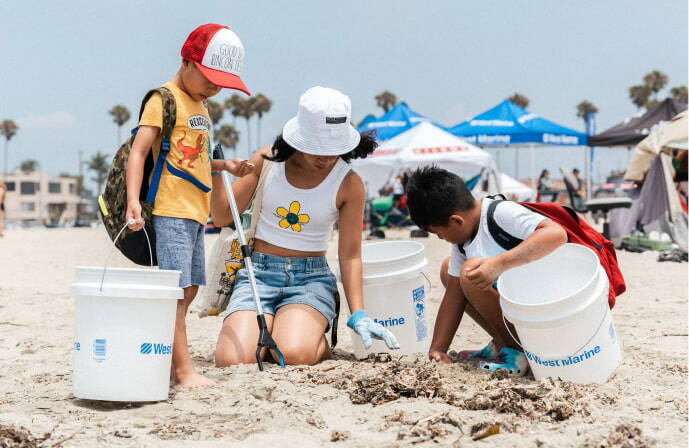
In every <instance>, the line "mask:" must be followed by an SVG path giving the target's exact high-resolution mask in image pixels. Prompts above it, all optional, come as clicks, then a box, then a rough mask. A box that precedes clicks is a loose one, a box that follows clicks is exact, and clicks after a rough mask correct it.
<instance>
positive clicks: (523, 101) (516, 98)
mask: <svg viewBox="0 0 689 448" xmlns="http://www.w3.org/2000/svg"><path fill="white" fill-rule="evenodd" d="M507 99H508V100H509V101H512V102H513V103H514V104H516V105H517V106H519V107H521V108H522V109H526V108H527V107H529V102H530V101H529V99H528V98H527V97H526V96H524V95H522V94H521V93H515V94H514V95H512V96H511V97H509V98H507Z"/></svg>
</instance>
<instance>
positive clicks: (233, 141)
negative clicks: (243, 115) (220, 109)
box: [215, 124, 239, 152]
mask: <svg viewBox="0 0 689 448" xmlns="http://www.w3.org/2000/svg"><path fill="white" fill-rule="evenodd" d="M215 142H216V143H220V144H221V145H222V146H223V147H224V148H230V149H232V151H233V152H236V148H237V142H239V131H238V130H237V129H235V128H234V127H233V126H230V125H229V124H224V125H222V126H220V129H218V132H216V133H215Z"/></svg>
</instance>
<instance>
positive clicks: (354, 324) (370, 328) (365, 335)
mask: <svg viewBox="0 0 689 448" xmlns="http://www.w3.org/2000/svg"><path fill="white" fill-rule="evenodd" d="M347 326H348V327H349V328H351V329H352V330H354V331H355V332H356V333H357V334H358V335H359V336H361V340H362V342H363V343H364V347H365V348H366V349H369V348H371V345H373V339H374V338H375V339H382V340H383V341H385V344H386V345H387V346H388V348H390V349H397V348H400V344H399V342H397V338H396V337H395V335H394V334H392V332H391V331H390V330H387V329H385V327H383V326H382V325H381V324H379V323H378V322H374V321H373V320H372V319H371V318H370V317H368V316H366V311H364V310H359V311H355V312H354V314H352V316H351V317H350V318H349V319H348V320H347Z"/></svg>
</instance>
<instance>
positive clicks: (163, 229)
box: [153, 215, 206, 288]
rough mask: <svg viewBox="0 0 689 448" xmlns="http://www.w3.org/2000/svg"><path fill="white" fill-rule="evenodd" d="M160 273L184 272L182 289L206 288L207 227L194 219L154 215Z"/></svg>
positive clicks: (181, 278) (180, 278)
mask: <svg viewBox="0 0 689 448" xmlns="http://www.w3.org/2000/svg"><path fill="white" fill-rule="evenodd" d="M153 230H155V233H156V252H157V253H158V266H159V267H160V269H170V270H173V271H181V272H182V275H181V276H180V277H179V287H180V288H186V287H187V286H203V285H205V284H206V260H205V255H204V252H203V234H204V226H202V225H201V224H200V223H198V222H196V221H194V220H192V219H184V218H170V217H167V216H157V215H153Z"/></svg>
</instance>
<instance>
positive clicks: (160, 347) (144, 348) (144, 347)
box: [139, 342, 172, 355]
mask: <svg viewBox="0 0 689 448" xmlns="http://www.w3.org/2000/svg"><path fill="white" fill-rule="evenodd" d="M139 353H141V354H142V355H150V354H151V353H152V354H154V355H169V354H171V353H172V345H166V344H153V343H151V342H144V343H143V344H141V347H139Z"/></svg>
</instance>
